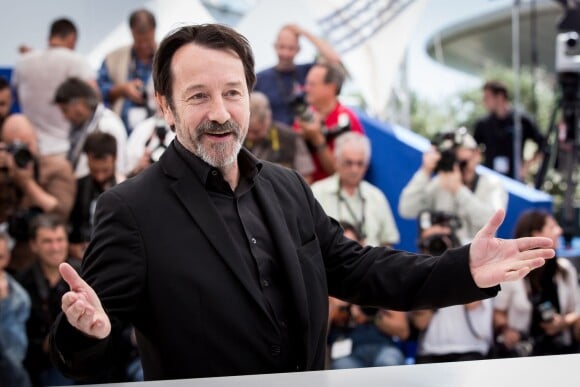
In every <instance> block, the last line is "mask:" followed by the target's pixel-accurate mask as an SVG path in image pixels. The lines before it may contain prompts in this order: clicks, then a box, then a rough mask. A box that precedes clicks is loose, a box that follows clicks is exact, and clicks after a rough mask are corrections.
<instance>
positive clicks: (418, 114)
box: [411, 67, 555, 137]
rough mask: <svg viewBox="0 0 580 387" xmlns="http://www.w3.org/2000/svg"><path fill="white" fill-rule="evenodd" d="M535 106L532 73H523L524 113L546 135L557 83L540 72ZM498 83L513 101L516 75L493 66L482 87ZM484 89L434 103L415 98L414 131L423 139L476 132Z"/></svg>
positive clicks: (479, 88)
mask: <svg viewBox="0 0 580 387" xmlns="http://www.w3.org/2000/svg"><path fill="white" fill-rule="evenodd" d="M535 75H536V76H535V78H536V81H535V104H534V97H533V96H534V93H533V92H532V90H533V88H534V81H533V77H532V73H531V71H529V70H523V71H522V72H521V74H520V106H522V107H523V109H524V111H526V112H527V113H528V114H530V115H531V116H532V117H534V118H535V120H536V122H537V123H538V126H539V127H540V130H541V131H542V132H543V133H546V132H547V129H548V125H549V120H550V114H551V111H552V110H553V108H554V101H555V92H554V82H553V80H552V79H551V78H550V76H549V75H548V74H547V73H546V72H545V71H544V70H541V69H537V70H536V74H535ZM491 79H494V80H498V81H501V82H503V83H504V84H506V86H507V87H508V90H510V93H511V95H510V97H511V99H512V100H513V90H514V86H513V85H514V79H515V77H514V74H513V71H512V70H511V69H508V68H505V67H490V68H488V69H487V70H486V71H485V73H484V75H483V76H482V85H483V83H484V81H485V80H491ZM481 97H482V90H481V87H477V88H471V89H467V90H464V91H462V92H460V93H459V94H458V95H455V96H452V97H450V98H448V99H445V100H443V101H440V102H437V103H434V102H430V101H426V100H420V99H418V98H417V96H416V95H413V96H412V98H411V128H412V129H413V131H415V132H417V133H420V134H422V135H424V136H427V137H431V136H432V135H433V134H434V133H437V132H439V131H443V130H451V129H455V128H458V127H460V126H466V127H467V128H468V129H469V130H470V131H472V130H473V126H474V124H475V121H476V120H477V119H478V118H480V117H482V116H484V115H485V114H487V113H486V111H485V109H484V107H483V105H482V103H481Z"/></svg>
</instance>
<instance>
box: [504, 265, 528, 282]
mask: <svg viewBox="0 0 580 387" xmlns="http://www.w3.org/2000/svg"><path fill="white" fill-rule="evenodd" d="M530 271H531V270H530V269H529V268H528V267H522V268H521V269H519V270H515V271H509V272H507V273H506V274H505V276H504V281H502V282H507V281H516V280H519V279H522V278H524V277H525V276H527V275H528V273H529V272H530Z"/></svg>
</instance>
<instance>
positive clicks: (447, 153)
mask: <svg viewBox="0 0 580 387" xmlns="http://www.w3.org/2000/svg"><path fill="white" fill-rule="evenodd" d="M462 129H463V128H462ZM466 133H467V132H466V131H462V130H458V131H457V132H445V133H438V134H436V135H435V137H433V139H432V140H431V144H433V145H434V146H435V148H436V149H437V152H439V154H440V155H441V158H440V159H439V161H438V162H437V165H436V166H435V173H439V172H451V171H453V168H454V167H455V164H458V165H459V169H461V170H462V171H463V170H464V169H465V166H466V165H467V164H466V163H465V162H464V161H463V162H459V161H458V160H457V156H456V151H457V148H458V147H459V146H460V144H461V143H462V136H464V135H465V134H466Z"/></svg>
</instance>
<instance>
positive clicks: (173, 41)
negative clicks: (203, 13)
mask: <svg viewBox="0 0 580 387" xmlns="http://www.w3.org/2000/svg"><path fill="white" fill-rule="evenodd" d="M188 43H195V44H197V45H200V46H202V47H206V48H211V49H214V50H222V51H229V50H231V51H234V52H235V53H236V54H237V55H238V57H239V58H240V60H241V61H242V64H243V66H244V73H245V78H246V83H247V85H248V93H249V92H251V91H252V89H253V88H254V84H255V83H256V74H255V72H254V54H253V53H252V48H251V47H250V43H249V42H248V40H247V39H246V38H245V37H244V36H242V35H241V34H239V33H238V32H236V31H235V30H233V29H232V28H230V27H227V26H224V25H221V24H198V25H189V26H185V27H181V28H178V29H177V30H175V31H173V32H172V33H170V34H169V35H167V36H166V37H165V38H164V39H163V41H162V42H161V44H160V45H159V48H158V49H157V52H156V53H155V58H154V59H153V85H154V86H155V91H156V92H157V93H158V94H159V95H162V96H164V97H165V98H166V99H167V103H168V105H169V107H170V108H171V109H173V108H174V106H173V99H172V91H173V90H172V82H173V74H171V59H172V58H173V55H174V54H175V52H176V51H177V50H178V49H179V48H180V47H182V46H184V45H186V44H188Z"/></svg>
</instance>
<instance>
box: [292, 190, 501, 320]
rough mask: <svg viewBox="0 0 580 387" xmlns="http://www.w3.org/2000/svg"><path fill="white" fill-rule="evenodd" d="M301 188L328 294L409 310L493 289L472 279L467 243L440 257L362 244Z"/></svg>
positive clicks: (446, 303)
mask: <svg viewBox="0 0 580 387" xmlns="http://www.w3.org/2000/svg"><path fill="white" fill-rule="evenodd" d="M303 184H304V183H303ZM304 191H305V195H306V197H307V201H308V203H309V208H310V212H311V214H312V217H313V220H314V224H315V232H316V238H317V239H318V243H319V246H320V250H321V254H322V257H323V261H324V266H325V267H324V269H325V272H326V278H327V283H328V291H329V294H330V295H331V296H334V297H337V298H340V299H343V300H347V301H350V302H352V303H355V304H359V305H372V306H377V307H383V308H386V309H394V310H411V309H430V308H439V307H444V306H449V305H455V304H466V303H468V302H471V301H474V300H478V299H483V298H488V297H491V296H495V294H497V291H498V290H499V286H496V287H493V288H489V289H480V288H478V287H477V285H476V284H475V282H474V281H473V277H472V276H471V272H470V270H469V247H470V246H469V245H467V246H464V247H461V248H458V249H453V250H450V251H448V252H446V253H444V254H443V255H442V256H439V257H432V256H427V255H418V254H412V253H408V252H404V251H397V250H392V249H389V248H386V247H369V246H367V247H361V246H360V245H359V244H357V243H356V242H353V241H351V240H349V239H347V238H345V237H344V235H343V233H342V229H341V228H340V225H339V224H338V223H337V222H336V221H335V220H333V219H331V218H329V217H328V216H327V215H326V214H325V213H324V211H323V210H322V208H321V207H320V205H319V204H318V202H317V201H316V200H315V199H314V197H313V195H312V193H311V191H310V188H309V187H308V186H306V185H305V184H304Z"/></svg>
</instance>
